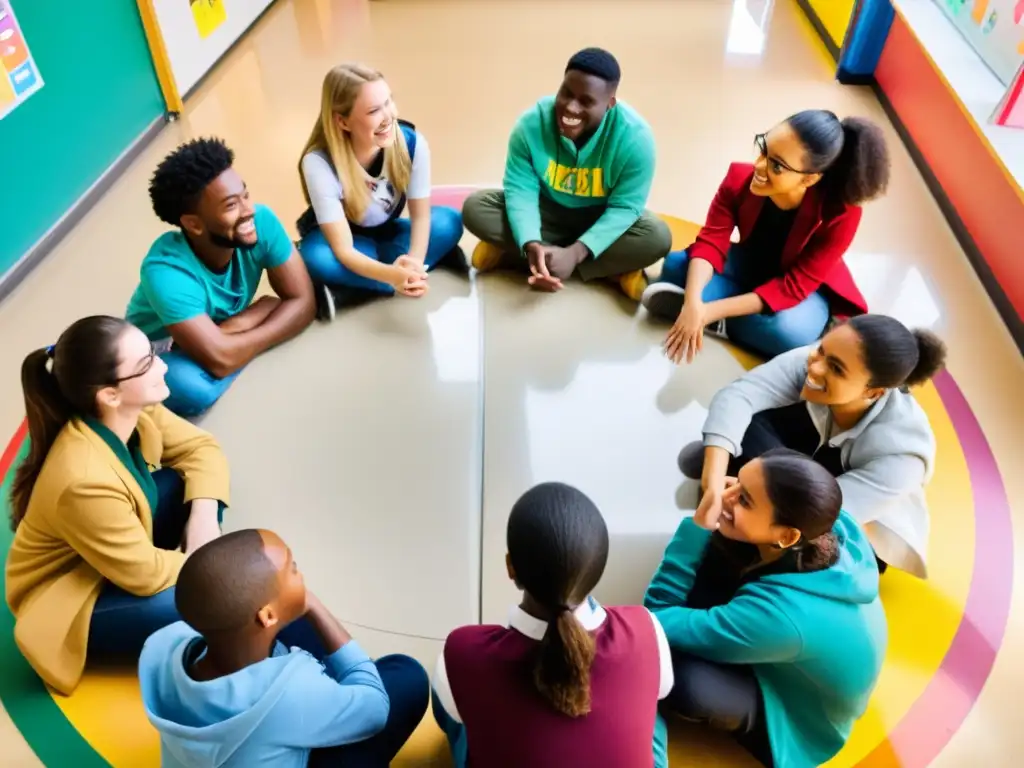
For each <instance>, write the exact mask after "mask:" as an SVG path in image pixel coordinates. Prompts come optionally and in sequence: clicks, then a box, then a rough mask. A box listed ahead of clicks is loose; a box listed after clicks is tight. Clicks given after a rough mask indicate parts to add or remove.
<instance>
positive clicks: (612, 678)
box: [434, 483, 673, 768]
mask: <svg viewBox="0 0 1024 768" xmlns="http://www.w3.org/2000/svg"><path fill="white" fill-rule="evenodd" d="M507 542H508V554H507V555H506V557H505V561H506V565H507V567H508V575H509V578H511V579H512V580H513V581H514V582H515V584H516V587H518V588H519V589H521V590H523V601H522V603H520V604H519V606H517V607H515V608H513V609H512V611H511V614H510V616H509V623H508V626H504V627H502V626H486V625H485V626H469V627H462V628H461V629H457V630H455V631H454V632H452V633H451V635H449V636H448V640H447V642H446V643H445V647H444V652H443V654H442V655H441V658H440V659H438V663H437V671H436V673H435V676H434V715H435V717H436V718H437V721H438V724H439V725H440V726H441V728H442V729H443V730H444V731H445V733H446V734H447V735H448V739H449V742H450V743H451V747H452V754H453V756H454V758H455V764H456V766H458V768H463V766H474V767H475V768H480V767H481V766H486V768H522V767H523V766H529V767H530V768H565V767H566V766H576V765H580V766H587V768H622V766H629V768H643V767H644V766H648V767H650V766H654V765H657V768H663V766H667V765H668V763H667V760H666V758H665V755H664V754H663V753H662V754H659V755H658V756H657V758H656V757H655V755H654V746H653V745H654V729H655V723H656V720H657V707H658V701H659V700H661V699H663V698H664V697H665V696H667V695H668V693H669V691H670V690H672V685H673V676H672V659H671V655H670V652H669V649H668V641H667V640H666V638H665V632H664V630H663V629H662V628H661V625H660V624H659V623H658V621H657V619H655V618H654V616H653V615H652V614H651V613H650V612H649V611H647V609H645V608H640V607H629V608H604V607H602V606H601V605H599V604H598V602H597V601H596V600H595V599H594V598H593V597H591V596H590V592H591V590H593V589H594V587H595V586H597V582H598V581H599V580H600V578H601V574H602V573H604V567H605V563H606V562H607V560H608V529H607V528H606V527H605V524H604V519H603V518H602V517H601V513H600V512H599V511H598V509H597V507H596V506H595V505H594V503H593V502H592V501H591V500H590V499H589V498H587V497H586V496H585V495H584V494H583V493H581V492H580V491H578V490H576V489H575V488H572V487H570V486H568V485H563V484H561V483H544V484H542V485H538V486H536V487H535V488H533V489H531V490H529V491H527V492H526V493H525V494H524V495H523V496H522V497H521V498H520V499H519V501H517V502H516V504H515V506H514V507H513V508H512V514H511V516H510V517H509V521H508V532H507Z"/></svg>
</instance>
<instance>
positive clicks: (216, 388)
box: [164, 359, 225, 417]
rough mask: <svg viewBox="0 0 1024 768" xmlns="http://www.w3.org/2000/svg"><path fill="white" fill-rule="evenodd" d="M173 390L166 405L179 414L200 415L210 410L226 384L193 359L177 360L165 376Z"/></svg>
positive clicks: (170, 388)
mask: <svg viewBox="0 0 1024 768" xmlns="http://www.w3.org/2000/svg"><path fill="white" fill-rule="evenodd" d="M164 381H165V382H166V383H167V388H168V389H169V390H170V391H171V395H170V397H168V398H167V400H166V401H165V403H164V404H165V405H166V406H167V407H168V408H169V409H170V410H171V411H173V412H174V413H176V414H178V415H179V416H185V417H190V416H199V415H200V414H202V413H205V412H206V411H208V410H209V409H210V408H211V407H213V404H214V403H216V402H217V400H219V399H220V396H221V395H222V394H223V393H224V389H225V387H224V385H223V383H222V382H221V381H220V380H219V379H215V378H213V376H211V375H210V374H208V373H207V372H206V371H204V370H203V369H202V367H200V365H199V364H198V363H196V362H193V361H191V360H187V359H182V360H178V361H175V362H174V363H173V364H171V365H169V366H168V367H167V373H166V374H165V376H164Z"/></svg>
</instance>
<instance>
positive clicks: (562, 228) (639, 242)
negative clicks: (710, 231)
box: [462, 189, 672, 280]
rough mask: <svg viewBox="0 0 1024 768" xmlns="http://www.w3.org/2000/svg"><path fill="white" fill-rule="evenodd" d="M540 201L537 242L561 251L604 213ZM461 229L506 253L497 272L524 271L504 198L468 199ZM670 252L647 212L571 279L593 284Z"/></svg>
mask: <svg viewBox="0 0 1024 768" xmlns="http://www.w3.org/2000/svg"><path fill="white" fill-rule="evenodd" d="M539 197H540V199H539V201H538V203H539V205H540V234H541V238H542V239H543V241H544V242H545V243H548V244H550V245H557V246H559V247H562V248H564V247H567V246H569V245H572V244H573V243H575V242H576V241H577V240H579V238H580V237H581V236H582V235H583V233H584V232H586V231H587V230H588V229H590V228H591V227H592V226H594V223H595V222H596V221H597V220H598V219H599V218H600V217H601V214H602V213H604V206H600V205H594V206H588V207H586V208H566V207H565V206H563V205H559V204H558V203H556V202H555V201H553V200H551V199H550V198H548V197H547V196H546V195H540V196H539ZM462 223H463V225H464V226H465V227H466V229H468V230H469V231H470V232H472V233H473V234H474V235H476V236H477V237H478V238H479V239H480V240H483V241H484V242H485V243H490V244H491V245H496V246H498V247H499V248H501V249H503V250H504V251H505V253H506V259H505V262H503V264H502V266H509V267H519V268H522V269H525V268H526V267H527V264H526V258H525V257H524V256H523V255H522V251H521V250H520V249H519V246H518V245H517V244H516V241H515V239H514V238H513V237H512V228H511V226H510V225H509V223H508V215H507V214H506V212H505V193H504V192H502V191H501V190H491V189H488V190H480V191H479V192H474V193H473V194H471V195H470V196H469V197H468V198H466V202H465V204H464V205H463V206H462ZM671 247H672V233H671V232H670V231H669V228H668V225H667V224H665V222H663V221H662V220H661V219H659V218H658V217H657V216H655V215H654V214H653V213H651V212H650V211H644V212H643V214H642V215H641V216H640V218H639V219H637V220H636V222H635V223H634V224H633V226H631V227H630V228H629V229H627V230H626V231H625V233H623V235H622V237H620V238H619V239H618V240H616V241H615V242H614V243H612V244H611V245H610V246H609V247H608V249H607V250H606V251H605V252H604V253H602V254H600V255H599V256H598V257H597V258H596V259H595V258H593V257H591V258H588V259H586V260H585V261H584V262H583V263H582V264H580V265H579V266H578V267H577V268H576V274H578V275H579V276H580V277H581V278H582V279H583V280H597V279H599V278H604V277H612V276H614V275H624V274H626V273H628V272H635V271H636V270H638V269H645V268H646V267H649V266H651V265H652V264H654V263H655V262H656V261H658V259H663V258H664V257H665V255H666V254H668V252H669V249H670V248H671Z"/></svg>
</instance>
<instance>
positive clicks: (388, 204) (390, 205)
mask: <svg viewBox="0 0 1024 768" xmlns="http://www.w3.org/2000/svg"><path fill="white" fill-rule="evenodd" d="M366 186H367V188H368V189H369V190H370V199H371V200H372V201H373V202H375V203H377V205H379V206H380V207H381V208H383V209H384V210H385V211H386V212H387V214H388V216H390V215H391V214H392V213H393V212H394V210H395V206H396V205H398V201H399V198H400V195H399V194H398V191H397V190H396V189H395V185H394V184H392V183H391V181H390V180H389V179H387V178H383V179H370V180H369V181H367V182H366Z"/></svg>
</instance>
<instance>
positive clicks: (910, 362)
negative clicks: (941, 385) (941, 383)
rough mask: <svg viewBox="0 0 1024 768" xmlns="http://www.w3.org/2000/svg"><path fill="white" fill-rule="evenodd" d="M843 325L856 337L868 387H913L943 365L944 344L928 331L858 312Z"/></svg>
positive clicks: (927, 378)
mask: <svg viewBox="0 0 1024 768" xmlns="http://www.w3.org/2000/svg"><path fill="white" fill-rule="evenodd" d="M847 325H849V326H850V327H851V328H852V329H853V330H854V331H855V332H856V334H857V336H859V337H860V352H861V358H862V359H863V360H864V366H865V367H866V368H867V369H868V373H870V374H871V381H870V382H869V384H868V386H870V387H880V388H883V389H899V388H906V387H916V386H918V385H919V384H924V383H925V382H926V381H929V380H930V379H931V378H932V377H933V376H934V375H935V374H936V373H938V372H939V371H941V370H942V369H943V368H944V367H945V365H946V345H945V344H944V343H943V341H942V339H940V338H939V337H938V336H936V335H935V334H934V333H932V332H931V331H926V330H923V329H920V328H918V329H915V330H910V329H909V328H907V327H906V326H905V325H903V323H901V322H900V321H899V320H897V319H896V318H894V317H889V316H888V315H858V316H856V317H852V318H850V319H849V320H848V321H847Z"/></svg>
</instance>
